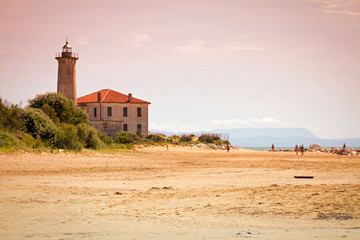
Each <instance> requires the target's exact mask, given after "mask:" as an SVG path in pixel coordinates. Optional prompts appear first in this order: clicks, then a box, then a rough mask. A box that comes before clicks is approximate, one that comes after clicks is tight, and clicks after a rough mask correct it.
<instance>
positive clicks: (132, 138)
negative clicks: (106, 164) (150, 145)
mask: <svg viewBox="0 0 360 240" xmlns="http://www.w3.org/2000/svg"><path fill="white" fill-rule="evenodd" d="M138 140H139V137H138V136H137V135H136V134H135V133H132V132H118V133H117V135H116V138H115V142H117V143H122V144H126V143H136V142H137V141H138Z"/></svg>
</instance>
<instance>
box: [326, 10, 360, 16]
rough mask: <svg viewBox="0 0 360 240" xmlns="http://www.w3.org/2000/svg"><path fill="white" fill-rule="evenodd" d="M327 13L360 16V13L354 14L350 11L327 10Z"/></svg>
mask: <svg viewBox="0 0 360 240" xmlns="http://www.w3.org/2000/svg"><path fill="white" fill-rule="evenodd" d="M325 12H326V13H337V14H343V15H350V16H360V12H352V11H348V10H325Z"/></svg>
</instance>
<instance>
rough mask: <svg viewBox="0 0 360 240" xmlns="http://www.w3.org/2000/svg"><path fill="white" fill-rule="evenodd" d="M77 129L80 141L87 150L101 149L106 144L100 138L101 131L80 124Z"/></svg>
mask: <svg viewBox="0 0 360 240" xmlns="http://www.w3.org/2000/svg"><path fill="white" fill-rule="evenodd" d="M76 127H77V135H78V137H79V140H80V141H81V143H82V144H83V145H84V146H85V147H86V148H92V149H99V148H102V147H103V146H104V143H103V142H102V141H101V139H100V138H99V131H98V130H97V129H96V128H94V127H92V126H90V125H88V124H86V123H81V124H78V125H77V126H76Z"/></svg>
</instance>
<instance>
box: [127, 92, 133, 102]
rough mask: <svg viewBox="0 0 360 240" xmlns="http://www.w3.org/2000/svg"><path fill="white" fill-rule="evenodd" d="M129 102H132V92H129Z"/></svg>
mask: <svg viewBox="0 0 360 240" xmlns="http://www.w3.org/2000/svg"><path fill="white" fill-rule="evenodd" d="M128 101H129V102H131V101H132V94H131V93H129V100H128Z"/></svg>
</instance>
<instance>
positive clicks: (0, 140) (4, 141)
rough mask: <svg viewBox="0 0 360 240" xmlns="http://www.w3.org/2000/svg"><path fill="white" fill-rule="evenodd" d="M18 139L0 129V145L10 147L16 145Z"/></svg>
mask: <svg viewBox="0 0 360 240" xmlns="http://www.w3.org/2000/svg"><path fill="white" fill-rule="evenodd" d="M18 143H19V141H18V140H17V139H16V138H15V137H14V135H12V134H10V133H7V132H5V131H1V130H0V147H12V146H16V145H17V144H18Z"/></svg>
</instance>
